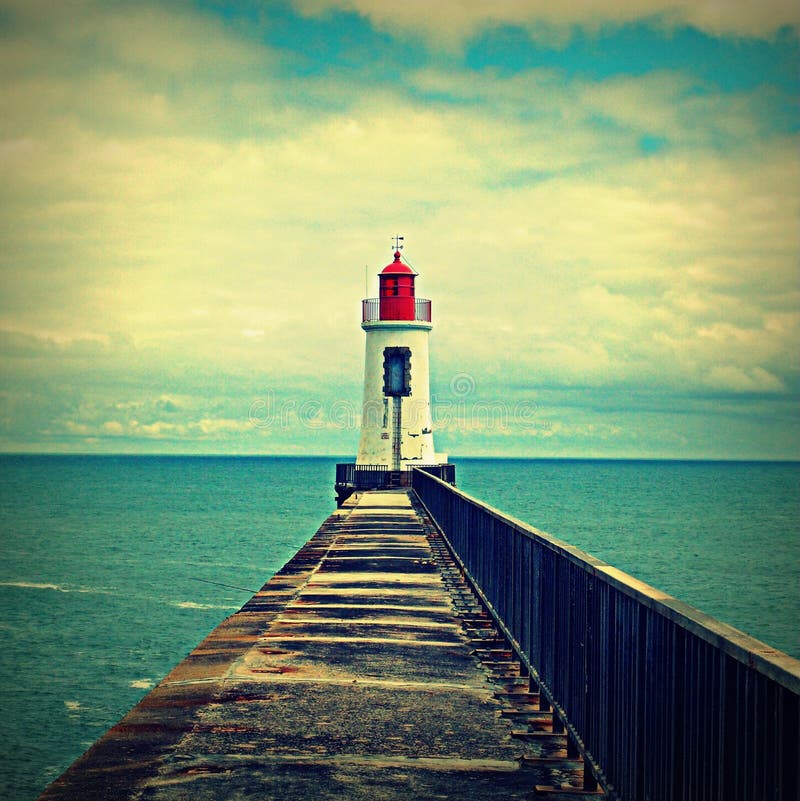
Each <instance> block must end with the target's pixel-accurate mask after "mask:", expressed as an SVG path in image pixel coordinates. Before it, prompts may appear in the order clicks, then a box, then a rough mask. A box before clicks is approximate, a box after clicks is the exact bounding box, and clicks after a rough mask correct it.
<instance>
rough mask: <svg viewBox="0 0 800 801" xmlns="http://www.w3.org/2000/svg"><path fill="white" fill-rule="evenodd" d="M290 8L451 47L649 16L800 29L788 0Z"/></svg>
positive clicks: (536, 0)
mask: <svg viewBox="0 0 800 801" xmlns="http://www.w3.org/2000/svg"><path fill="white" fill-rule="evenodd" d="M295 5H296V6H297V7H298V8H299V9H300V10H301V11H303V12H304V13H306V14H308V15H319V14H323V13H326V12H329V11H332V10H345V11H355V12H357V13H359V14H361V15H363V16H365V17H367V18H368V19H369V20H370V21H371V22H372V23H373V24H374V25H376V26H377V27H378V28H380V29H382V30H387V31H395V30H397V29H398V28H399V29H401V30H403V29H405V30H412V31H415V32H418V33H419V32H421V33H424V34H426V35H427V36H430V37H431V38H435V39H436V41H442V40H444V41H446V42H450V43H451V44H454V43H456V42H459V41H461V40H464V39H466V38H468V37H469V36H471V35H472V34H474V33H476V32H477V31H478V30H480V29H482V28H484V27H486V26H499V25H520V26H524V27H529V28H531V29H532V31H533V32H535V33H538V34H539V35H542V36H545V35H546V36H547V37H548V38H549V39H550V40H551V41H552V40H553V39H554V38H555V37H556V36H558V35H559V31H560V35H561V37H562V39H563V38H566V37H567V36H568V35H569V33H568V31H569V28H570V27H571V26H577V27H583V28H586V29H588V30H590V31H594V30H597V29H599V28H600V27H601V26H603V25H608V24H612V25H614V24H616V25H622V24H625V23H630V22H636V21H639V20H643V19H648V20H649V19H652V18H654V17H660V18H661V19H662V24H664V25H665V26H670V27H671V26H677V25H681V24H684V25H686V24H688V25H693V26H695V27H697V28H699V29H700V30H704V31H707V32H709V33H712V34H720V35H730V34H734V35H746V36H768V35H769V34H771V33H774V32H775V31H776V30H777V29H778V28H780V27H782V26H786V25H789V26H793V27H795V28H797V27H800V10H798V6H797V4H796V3H795V2H793V0H762V1H761V2H758V3H754V2H752V0H726V2H724V3H720V2H718V0H584V2H580V3H552V2H549V0H494V2H492V3H486V2H484V1H483V0H442V1H441V2H438V3H429V2H427V0H406V2H403V3H387V2H385V0H295ZM564 29H566V31H565V30H564Z"/></svg>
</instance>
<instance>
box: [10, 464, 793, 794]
mask: <svg viewBox="0 0 800 801" xmlns="http://www.w3.org/2000/svg"><path fill="white" fill-rule="evenodd" d="M337 461H347V459H346V458H345V459H342V458H339V459H337V458H328V457H325V458H322V457H319V458H311V457H309V458H300V457H291V458H288V457H287V458H283V457H212V456H208V457H198V456H41V455H38V456H34V455H5V456H0V798H2V799H8V801H30V799H34V798H36V797H37V795H38V794H39V793H40V792H41V791H42V790H43V789H44V788H45V787H46V785H47V784H49V783H50V782H51V781H53V780H54V779H55V778H56V777H57V776H58V775H59V774H60V773H61V772H63V770H65V769H66V768H67V767H68V766H69V764H70V763H71V762H72V761H73V760H75V759H76V758H77V757H78V756H80V754H81V753H83V752H84V751H85V750H86V749H87V748H88V747H89V746H90V745H91V744H92V743H93V742H94V741H95V740H96V739H97V738H98V737H99V736H100V735H101V734H103V732H104V731H106V729H108V728H109V727H110V726H111V725H113V724H114V723H115V722H116V721H118V720H119V719H120V718H121V717H122V716H123V715H124V714H125V712H127V711H128V710H129V709H130V708H131V707H132V706H133V705H134V704H135V703H136V702H137V701H138V700H139V699H140V698H141V697H142V696H143V695H144V694H145V693H146V692H147V691H148V690H149V689H150V688H152V687H153V686H154V685H155V684H156V683H157V682H158V681H160V680H161V678H163V677H164V676H165V675H166V673H168V672H169V670H170V669H171V668H172V667H173V666H174V665H175V664H176V663H177V662H179V661H180V660H181V659H182V658H183V657H184V656H186V654H187V653H189V652H190V651H191V650H192V648H194V647H195V646H196V645H197V644H198V643H199V642H200V641H201V640H202V639H203V638H204V637H205V635H206V634H207V633H208V632H209V631H210V630H211V629H212V628H213V627H214V626H216V625H217V624H218V623H219V622H220V621H222V620H223V619H224V618H225V617H227V616H228V615H230V614H232V613H233V612H235V611H236V610H237V609H239V608H240V607H241V606H242V604H244V603H245V602H246V601H247V600H248V599H249V598H250V596H251V595H252V594H253V592H255V591H256V590H258V589H259V588H260V587H261V586H262V585H263V584H264V583H265V582H266V581H268V580H269V578H270V577H271V576H272V575H273V574H274V573H275V571H276V570H278V569H279V568H280V567H281V566H282V565H283V564H285V563H286V562H287V561H288V560H289V559H290V558H291V557H292V555H293V554H294V553H295V551H296V550H297V549H298V548H299V547H300V546H301V545H302V544H303V543H304V542H305V541H306V540H308V539H309V538H310V537H311V536H312V535H313V534H314V532H315V531H316V530H317V528H318V527H319V525H320V524H321V523H322V522H323V520H324V519H325V518H326V517H327V516H328V515H329V514H330V513H331V512H332V511H333V510H334V508H335V503H334V493H333V483H334V469H335V468H334V465H335V463H336V462H337ZM454 461H455V463H456V465H457V476H456V477H457V482H458V486H459V487H460V488H461V489H463V490H464V491H466V492H468V493H469V494H471V495H473V496H475V497H477V498H479V499H480V500H482V501H484V502H486V503H488V504H490V505H492V506H494V507H496V508H498V509H500V510H501V511H503V512H506V513H508V514H510V515H513V516H515V517H517V518H519V519H521V520H524V521H525V522H527V523H530V524H532V525H534V526H536V527H537V528H539V529H541V530H544V531H547V532H548V533H550V534H552V535H553V536H556V537H558V538H560V539H562V540H566V541H567V542H569V543H571V544H573V545H577V546H578V547H580V548H582V549H584V550H585V551H587V552H589V553H591V554H593V555H594V556H597V557H599V558H601V559H603V560H605V561H606V562H609V563H610V564H613V565H615V566H616V567H619V568H621V569H623V570H625V571H627V572H629V573H631V574H632V575H634V576H636V577H637V578H639V579H641V580H643V581H646V582H647V583H649V584H652V585H654V586H656V587H658V588H660V589H662V590H665V591H667V592H669V593H670V594H672V595H674V596H676V597H678V598H680V599H682V600H684V601H687V602H689V603H691V604H693V605H694V606H696V607H698V608H700V609H702V610H703V611H704V612H707V613H709V614H711V615H714V616H715V617H718V618H720V619H722V620H724V621H725V622H727V623H730V624H732V625H733V626H736V627H737V628H740V629H742V630H744V631H746V632H747V633H748V634H751V635H752V636H754V637H757V638H758V639H760V640H763V641H765V642H767V643H768V644H769V645H771V646H773V647H775V648H778V649H780V650H783V651H785V652H787V653H789V654H791V655H793V656H795V657H798V658H800V637H798V621H800V534H798V520H799V519H800V514H798V513H799V512H800V463H797V462H779V463H777V462H775V463H773V462H699V461H693V462H689V461H621V460H569V459H560V460H544V459H528V460H518V459H513V460H512V459H454Z"/></svg>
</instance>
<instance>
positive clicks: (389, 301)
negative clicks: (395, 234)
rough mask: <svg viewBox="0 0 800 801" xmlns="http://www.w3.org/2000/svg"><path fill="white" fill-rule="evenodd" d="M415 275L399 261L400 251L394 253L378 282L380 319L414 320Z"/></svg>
mask: <svg viewBox="0 0 800 801" xmlns="http://www.w3.org/2000/svg"><path fill="white" fill-rule="evenodd" d="M416 275H417V273H415V272H414V270H412V269H411V267H409V266H408V265H407V264H403V262H402V261H400V251H399V250H396V251H395V252H394V261H393V262H392V263H391V264H387V265H386V267H384V268H383V270H382V271H381V273H380V275H379V276H378V280H379V285H380V289H379V295H380V319H381V320H414V319H415V317H416V314H415V299H414V277H415V276H416Z"/></svg>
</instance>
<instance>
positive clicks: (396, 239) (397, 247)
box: [392, 234, 404, 250]
mask: <svg viewBox="0 0 800 801" xmlns="http://www.w3.org/2000/svg"><path fill="white" fill-rule="evenodd" d="M392 239H394V249H395V250H402V249H403V246H402V245H401V244H400V243H401V242H402V241H403V239H404V237H402V236H400V234H397V236H393V237H392Z"/></svg>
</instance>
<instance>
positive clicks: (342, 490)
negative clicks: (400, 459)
mask: <svg viewBox="0 0 800 801" xmlns="http://www.w3.org/2000/svg"><path fill="white" fill-rule="evenodd" d="M414 468H419V469H420V470H424V471H425V472H426V473H430V475H432V476H436V478H439V479H441V480H442V481H446V482H447V483H448V484H452V485H453V486H455V483H456V466H455V465H454V464H415V465H412V466H403V469H401V470H390V469H389V467H388V466H387V465H385V464H358V463H356V462H345V463H341V464H337V465H336V484H335V485H334V488H335V490H336V505H337V506H339V507H341V505H342V504H343V503H344V502H345V501H346V500H347V499H348V498H349V497H350V496H351V495H352V494H353V493H354V492H363V491H365V490H383V489H399V488H401V487H410V486H411V475H412V472H413V470H414Z"/></svg>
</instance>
